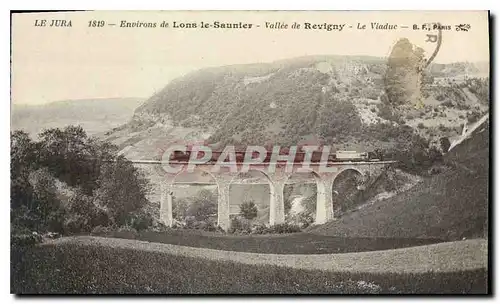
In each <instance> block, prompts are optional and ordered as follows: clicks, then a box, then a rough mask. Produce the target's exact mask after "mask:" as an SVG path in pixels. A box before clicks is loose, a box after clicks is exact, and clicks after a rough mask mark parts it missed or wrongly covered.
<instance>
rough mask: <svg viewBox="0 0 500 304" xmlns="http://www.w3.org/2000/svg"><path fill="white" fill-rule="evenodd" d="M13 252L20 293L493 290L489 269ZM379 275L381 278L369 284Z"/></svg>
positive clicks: (14, 282) (93, 249)
mask: <svg viewBox="0 0 500 304" xmlns="http://www.w3.org/2000/svg"><path fill="white" fill-rule="evenodd" d="M12 256H13V259H12V263H11V271H12V278H11V292H13V293H18V294H19V293H21V294H32V293H51V294H53V293H170V294H172V293H173V294H176V293H373V292H376V293H485V292H486V286H487V284H486V280H487V274H486V272H485V271H484V270H475V271H462V272H458V273H448V274H443V273H424V274H418V275H416V274H400V275H394V274H391V275H383V274H376V275H375V274H363V273H358V274H345V273H334V272H325V271H318V270H315V271H306V270H298V269H291V268H285V267H278V266H268V265H267V266H255V265H244V264H239V263H233V262H217V261H208V260H204V259H194V258H188V257H179V256H172V255H168V254H163V253H156V252H146V251H138V250H133V249H123V248H111V247H100V246H93V245H81V244H80V245H78V244H60V245H58V246H43V247H37V248H34V249H32V250H29V251H26V252H22V253H20V252H12ZM360 281H364V282H360ZM372 283H373V284H376V286H375V285H371V286H372V287H369V285H370V284H372ZM373 286H375V287H373Z"/></svg>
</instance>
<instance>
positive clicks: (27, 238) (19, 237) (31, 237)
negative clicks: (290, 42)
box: [10, 231, 42, 248]
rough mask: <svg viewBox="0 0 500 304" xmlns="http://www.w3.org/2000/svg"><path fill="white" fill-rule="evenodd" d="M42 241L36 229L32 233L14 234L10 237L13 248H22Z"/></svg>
mask: <svg viewBox="0 0 500 304" xmlns="http://www.w3.org/2000/svg"><path fill="white" fill-rule="evenodd" d="M41 242H42V236H41V235H40V234H38V233H37V232H36V231H33V232H32V233H23V234H14V235H11V237H10V245H11V247H15V248H24V247H30V246H33V245H36V244H38V243H41Z"/></svg>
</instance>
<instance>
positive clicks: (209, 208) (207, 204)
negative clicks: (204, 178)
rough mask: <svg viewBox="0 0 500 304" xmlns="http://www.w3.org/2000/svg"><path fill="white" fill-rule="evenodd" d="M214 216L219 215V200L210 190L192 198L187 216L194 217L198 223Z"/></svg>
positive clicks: (205, 190) (202, 191)
mask: <svg viewBox="0 0 500 304" xmlns="http://www.w3.org/2000/svg"><path fill="white" fill-rule="evenodd" d="M214 214H217V198H216V196H215V193H214V192H213V191H210V190H208V189H203V190H200V191H199V192H198V193H197V194H196V196H195V197H193V198H191V202H190V203H189V204H188V207H187V210H186V216H194V218H195V219H196V220H197V221H206V220H208V219H209V218H210V217H211V216H212V215H214Z"/></svg>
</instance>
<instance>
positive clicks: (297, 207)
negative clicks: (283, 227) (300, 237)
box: [283, 169, 321, 226]
mask: <svg viewBox="0 0 500 304" xmlns="http://www.w3.org/2000/svg"><path fill="white" fill-rule="evenodd" d="M320 180H321V177H320V176H319V174H318V173H316V172H315V171H314V170H312V169H309V170H307V171H305V172H302V171H301V172H299V171H298V170H294V171H293V172H292V173H291V174H289V175H288V176H286V180H285V184H284V188H283V201H284V214H285V219H286V220H287V222H290V223H293V224H298V225H301V226H303V225H309V224H312V223H313V222H314V221H315V219H316V210H317V200H318V197H317V194H318V185H319V182H320Z"/></svg>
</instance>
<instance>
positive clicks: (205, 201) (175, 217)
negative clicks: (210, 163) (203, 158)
mask: <svg viewBox="0 0 500 304" xmlns="http://www.w3.org/2000/svg"><path fill="white" fill-rule="evenodd" d="M165 191H166V192H167V193H166V196H167V200H168V202H167V204H168V205H169V206H168V209H169V210H166V211H167V212H168V213H169V214H168V217H170V219H169V223H170V226H172V225H173V224H176V223H177V224H182V225H188V226H189V225H191V224H196V225H198V224H201V225H216V223H217V218H218V198H219V183H218V181H217V178H216V176H214V175H213V174H212V173H211V172H210V171H209V170H205V169H204V168H203V167H200V166H196V167H195V168H194V170H193V171H192V172H188V171H187V170H186V169H185V168H183V170H181V171H180V172H178V173H176V174H175V175H171V176H170V177H169V179H168V182H167V185H166V187H165ZM193 200H194V201H193Z"/></svg>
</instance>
